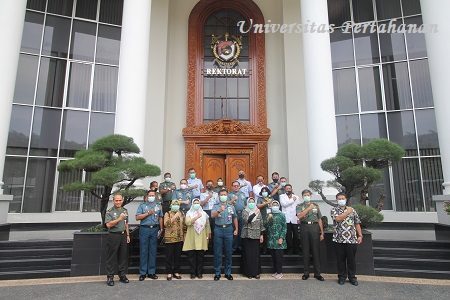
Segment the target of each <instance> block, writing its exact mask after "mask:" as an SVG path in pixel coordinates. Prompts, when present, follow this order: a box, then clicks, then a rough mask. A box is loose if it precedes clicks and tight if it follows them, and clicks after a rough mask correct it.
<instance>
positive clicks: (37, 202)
mask: <svg viewBox="0 0 450 300" xmlns="http://www.w3.org/2000/svg"><path fill="white" fill-rule="evenodd" d="M55 171H56V159H55V158H48V159H45V158H30V159H29V161H28V169H27V177H26V178H27V179H26V183H25V195H24V199H23V209H22V212H24V213H41V212H50V211H51V209H52V202H53V186H54V184H55Z"/></svg>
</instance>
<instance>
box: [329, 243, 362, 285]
mask: <svg viewBox="0 0 450 300" xmlns="http://www.w3.org/2000/svg"><path fill="white" fill-rule="evenodd" d="M334 245H335V247H336V259H337V270H338V277H339V278H342V279H344V280H345V278H347V277H348V279H349V280H355V279H356V261H355V256H356V249H357V248H358V245H357V244H344V243H334Z"/></svg>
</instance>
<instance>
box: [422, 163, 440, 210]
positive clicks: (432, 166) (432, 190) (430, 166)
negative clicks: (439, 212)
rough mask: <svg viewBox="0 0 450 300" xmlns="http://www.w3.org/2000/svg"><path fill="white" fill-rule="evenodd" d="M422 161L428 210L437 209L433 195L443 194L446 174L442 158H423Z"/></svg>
mask: <svg viewBox="0 0 450 300" xmlns="http://www.w3.org/2000/svg"><path fill="white" fill-rule="evenodd" d="M421 163H422V178H423V189H424V193H425V205H426V211H436V203H435V202H434V201H433V200H432V196H433V195H442V192H443V187H442V184H443V183H444V175H443V174H442V164H441V158H440V157H430V158H428V157H427V158H422V159H421Z"/></svg>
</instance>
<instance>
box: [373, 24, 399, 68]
mask: <svg viewBox="0 0 450 300" xmlns="http://www.w3.org/2000/svg"><path fill="white" fill-rule="evenodd" d="M391 24H392V27H393V28H398V26H400V25H401V24H402V22H401V21H395V22H391ZM378 25H379V26H385V27H384V28H385V29H386V31H387V32H386V33H383V32H380V33H379V34H380V49H381V60H382V61H383V62H385V61H394V60H396V61H397V60H405V59H406V47H405V39H404V36H403V33H389V31H392V30H390V29H389V22H382V23H378ZM394 26H396V27H394Z"/></svg>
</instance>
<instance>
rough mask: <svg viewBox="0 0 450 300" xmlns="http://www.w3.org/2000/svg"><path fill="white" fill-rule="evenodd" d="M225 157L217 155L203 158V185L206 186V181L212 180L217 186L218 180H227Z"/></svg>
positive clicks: (208, 155)
mask: <svg viewBox="0 0 450 300" xmlns="http://www.w3.org/2000/svg"><path fill="white" fill-rule="evenodd" d="M225 157H226V156H225V155H217V154H205V155H204V156H203V166H202V171H203V172H202V174H203V175H202V177H203V178H202V181H203V185H206V181H207V180H209V179H211V180H212V181H213V182H214V186H216V184H217V178H219V177H222V178H225V175H226V168H225Z"/></svg>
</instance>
